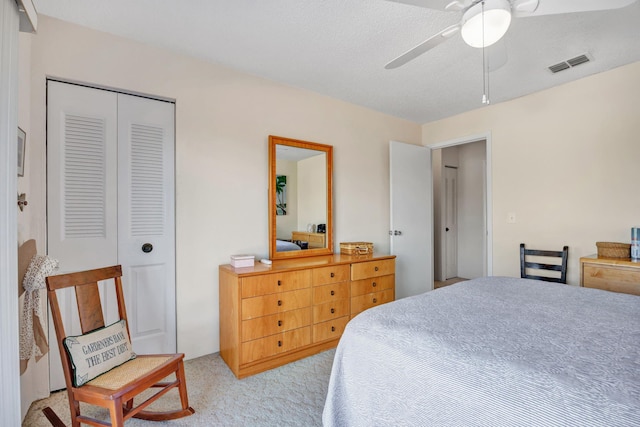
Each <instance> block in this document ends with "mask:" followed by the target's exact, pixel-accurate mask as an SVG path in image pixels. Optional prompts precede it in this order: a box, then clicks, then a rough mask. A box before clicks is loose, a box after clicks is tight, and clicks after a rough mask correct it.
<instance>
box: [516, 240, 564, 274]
mask: <svg viewBox="0 0 640 427" xmlns="http://www.w3.org/2000/svg"><path fill="white" fill-rule="evenodd" d="M529 257H544V258H547V259H548V262H542V261H536V262H533V261H530V258H529ZM568 258H569V247H568V246H564V247H563V248H562V250H561V251H550V250H540V249H526V248H525V245H524V243H520V277H522V278H523V279H534V280H544V281H545V282H555V283H565V284H566V283H567V260H568ZM552 261H554V262H552ZM531 270H538V271H546V272H555V273H553V274H554V275H553V276H547V275H540V274H539V273H538V274H532V273H530V272H529V271H531Z"/></svg>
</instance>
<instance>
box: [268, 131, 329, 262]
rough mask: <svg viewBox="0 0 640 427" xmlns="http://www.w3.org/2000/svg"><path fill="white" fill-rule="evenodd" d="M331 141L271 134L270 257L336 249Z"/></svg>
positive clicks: (324, 252) (313, 254)
mask: <svg viewBox="0 0 640 427" xmlns="http://www.w3.org/2000/svg"><path fill="white" fill-rule="evenodd" d="M332 168H333V147H332V146H331V145H324V144H317V143H314V142H307V141H299V140H295V139H289V138H282V137H279V136H269V257H270V258H271V259H288V258H300V257H307V256H315V255H328V254H332V253H333V215H332V200H333V194H332V184H331V177H332Z"/></svg>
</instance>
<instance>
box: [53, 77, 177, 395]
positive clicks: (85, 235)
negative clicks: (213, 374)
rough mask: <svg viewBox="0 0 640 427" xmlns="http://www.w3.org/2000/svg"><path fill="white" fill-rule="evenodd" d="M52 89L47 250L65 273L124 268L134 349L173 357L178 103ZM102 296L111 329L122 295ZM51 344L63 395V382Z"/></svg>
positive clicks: (67, 313)
mask: <svg viewBox="0 0 640 427" xmlns="http://www.w3.org/2000/svg"><path fill="white" fill-rule="evenodd" d="M47 88H48V94H47V96H48V106H47V212H48V214H47V233H48V237H47V240H48V243H47V244H48V254H49V255H50V256H52V257H54V258H56V259H58V260H59V261H60V270H59V272H60V273H67V272H73V271H79V270H87V269H92V268H99V267H105V266H109V265H114V264H121V265H122V267H123V274H124V277H123V282H124V286H125V298H126V302H127V314H128V315H129V328H130V330H131V339H132V342H133V348H134V350H135V351H136V352H140V353H147V352H153V353H171V352H175V350H176V337H175V335H176V332H175V331H176V326H175V322H176V320H175V319H176V317H175V238H174V229H175V227H174V183H173V182H174V181H173V180H174V173H173V163H174V161H173V158H174V125H173V123H174V113H173V111H174V110H173V109H174V107H173V104H170V103H166V102H162V101H153V100H149V99H143V98H138V97H134V96H131V95H124V94H119V93H116V92H111V91H105V90H100V89H93V88H87V87H83V86H78V85H72V84H67V83H60V82H53V81H49V82H48V85H47ZM142 110H144V111H142ZM127 115H128V116H129V117H127ZM162 120H164V122H162ZM132 200H133V201H134V202H135V203H133V202H132ZM138 240H144V242H143V244H144V243H150V244H152V245H153V247H154V248H153V250H152V251H151V252H149V253H144V252H141V253H142V254H144V255H147V256H146V257H145V256H142V257H141V256H139V255H134V253H135V252H136V251H135V249H132V248H131V247H130V246H132V245H137V249H138V251H141V247H142V244H140V245H138ZM101 295H102V298H103V300H105V301H106V306H107V315H106V318H105V322H106V323H107V324H109V323H111V322H113V321H114V320H115V316H116V314H117V307H116V304H115V297H114V295H113V292H109V293H106V294H105V293H104V290H101ZM60 303H61V309H62V312H63V316H64V317H65V318H66V319H68V320H70V321H71V322H72V325H73V326H72V327H71V328H70V329H68V330H67V333H70V334H78V333H80V326H79V321H78V319H77V310H76V309H75V307H74V304H75V302H74V300H72V294H71V292H69V293H67V294H66V295H62V298H61V301H60ZM49 325H50V332H49V336H50V337H55V331H54V330H53V324H52V323H51V322H50V323H49ZM50 341H51V343H52V347H51V351H50V352H49V354H50V388H51V390H57V389H60V388H64V387H65V384H64V377H63V374H62V369H61V362H60V358H59V351H58V348H57V346H56V345H55V339H53V340H51V339H50Z"/></svg>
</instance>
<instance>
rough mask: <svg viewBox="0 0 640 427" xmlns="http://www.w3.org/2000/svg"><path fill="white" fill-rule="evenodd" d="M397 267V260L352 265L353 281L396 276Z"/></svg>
mask: <svg viewBox="0 0 640 427" xmlns="http://www.w3.org/2000/svg"><path fill="white" fill-rule="evenodd" d="M395 265H396V264H395V259H383V260H379V261H367V262H358V263H354V264H352V265H351V280H361V279H366V278H369V277H378V276H387V275H389V274H394V273H395Z"/></svg>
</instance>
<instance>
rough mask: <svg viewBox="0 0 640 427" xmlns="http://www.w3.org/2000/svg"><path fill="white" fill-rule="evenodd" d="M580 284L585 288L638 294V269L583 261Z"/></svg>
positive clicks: (639, 278)
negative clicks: (591, 263)
mask: <svg viewBox="0 0 640 427" xmlns="http://www.w3.org/2000/svg"><path fill="white" fill-rule="evenodd" d="M582 285H583V286H584V287H585V288H596V289H603V290H605V291H612V292H622V293H625V294H634V295H640V270H638V269H633V268H625V267H619V266H616V267H607V266H601V265H590V264H586V263H585V264H583V266H582Z"/></svg>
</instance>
